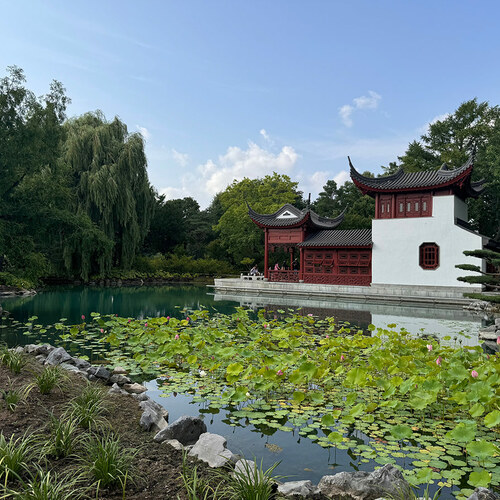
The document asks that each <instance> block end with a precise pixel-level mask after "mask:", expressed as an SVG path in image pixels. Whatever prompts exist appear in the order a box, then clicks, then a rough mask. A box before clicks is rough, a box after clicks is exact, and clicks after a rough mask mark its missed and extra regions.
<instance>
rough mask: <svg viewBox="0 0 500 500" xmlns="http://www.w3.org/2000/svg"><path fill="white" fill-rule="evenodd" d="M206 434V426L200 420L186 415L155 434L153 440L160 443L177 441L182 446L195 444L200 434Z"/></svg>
mask: <svg viewBox="0 0 500 500" xmlns="http://www.w3.org/2000/svg"><path fill="white" fill-rule="evenodd" d="M204 432H207V426H206V425H205V422H203V420H202V419H201V418H198V417H188V416H186V415H184V416H182V417H180V418H178V419H177V420H176V421H175V422H172V423H171V424H170V425H169V426H168V427H166V428H165V429H163V430H161V431H160V432H158V434H156V436H155V437H154V440H155V441H156V442H157V443H161V442H162V441H165V440H166V439H177V440H178V441H180V442H181V443H182V444H183V445H187V444H193V443H196V441H197V440H198V438H199V437H200V435H201V434H203V433H204Z"/></svg>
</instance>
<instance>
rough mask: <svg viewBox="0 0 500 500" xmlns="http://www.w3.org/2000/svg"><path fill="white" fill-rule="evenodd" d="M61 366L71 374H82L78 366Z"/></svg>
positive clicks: (65, 364) (64, 364)
mask: <svg viewBox="0 0 500 500" xmlns="http://www.w3.org/2000/svg"><path fill="white" fill-rule="evenodd" d="M59 366H60V367H61V368H62V369H63V370H68V371H69V372H75V373H80V370H79V369H78V368H77V367H76V366H73V365H70V364H69V363H61V364H60V365H59Z"/></svg>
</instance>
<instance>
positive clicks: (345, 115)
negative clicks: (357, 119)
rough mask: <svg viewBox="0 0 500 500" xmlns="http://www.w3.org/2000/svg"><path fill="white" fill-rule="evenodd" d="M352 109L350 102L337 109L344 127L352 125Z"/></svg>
mask: <svg viewBox="0 0 500 500" xmlns="http://www.w3.org/2000/svg"><path fill="white" fill-rule="evenodd" d="M353 111H354V108H353V107H352V106H351V105H350V104H344V106H342V107H341V108H340V109H339V115H340V118H341V119H342V122H343V123H344V125H345V126H346V127H352V118H351V115H352V112H353Z"/></svg>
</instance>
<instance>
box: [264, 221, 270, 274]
mask: <svg viewBox="0 0 500 500" xmlns="http://www.w3.org/2000/svg"><path fill="white" fill-rule="evenodd" d="M268 238H269V231H268V229H267V227H266V229H264V277H265V278H269V256H268V253H269V242H268V241H267V240H268Z"/></svg>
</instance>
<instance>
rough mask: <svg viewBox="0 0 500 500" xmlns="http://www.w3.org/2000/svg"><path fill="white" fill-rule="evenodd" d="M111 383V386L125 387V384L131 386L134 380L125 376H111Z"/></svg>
mask: <svg viewBox="0 0 500 500" xmlns="http://www.w3.org/2000/svg"><path fill="white" fill-rule="evenodd" d="M109 382H110V383H111V384H118V385H125V384H131V383H132V380H130V379H129V378H128V377H126V376H125V375H121V374H117V375H111V377H110V379H109Z"/></svg>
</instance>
